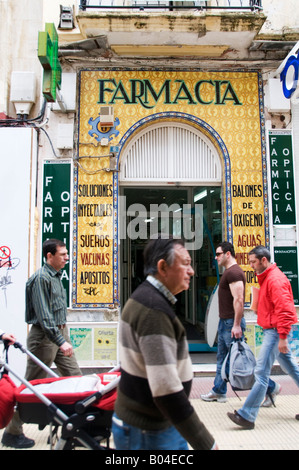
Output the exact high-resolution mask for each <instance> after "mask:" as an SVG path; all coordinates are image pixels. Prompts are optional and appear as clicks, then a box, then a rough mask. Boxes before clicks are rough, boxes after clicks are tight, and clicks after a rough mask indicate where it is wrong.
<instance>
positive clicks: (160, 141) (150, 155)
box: [119, 119, 223, 350]
mask: <svg viewBox="0 0 299 470" xmlns="http://www.w3.org/2000/svg"><path fill="white" fill-rule="evenodd" d="M119 168H120V173H119V185H120V195H121V196H122V198H123V201H124V202H123V213H125V214H126V221H125V226H126V227H127V234H126V237H124V238H123V239H122V240H121V250H120V251H121V253H120V281H121V282H120V293H121V305H123V304H124V302H125V301H126V300H127V298H128V297H129V296H130V294H131V293H132V291H133V290H134V289H135V288H136V287H137V285H138V284H139V283H140V282H141V281H142V280H143V262H142V252H143V249H144V246H145V244H146V242H147V239H148V238H150V236H151V234H153V233H155V231H154V230H153V229H152V226H153V225H154V224H156V225H155V229H158V231H168V232H171V233H173V234H174V235H177V236H179V235H181V234H182V235H185V234H184V233H182V231H183V225H182V224H183V220H184V218H183V217H181V218H180V217H178V213H181V214H182V213H183V211H185V210H186V211H187V213H186V214H187V217H188V215H189V219H190V227H192V229H193V234H195V233H196V226H195V217H194V214H195V212H196V208H197V206H199V205H200V206H201V208H202V215H203V217H204V226H203V227H201V228H202V230H203V233H202V240H201V244H200V246H198V244H196V246H195V247H194V249H189V252H190V254H191V256H192V262H193V267H194V271H195V275H194V278H193V280H192V283H191V286H190V289H189V291H188V292H185V293H182V294H181V295H180V296H179V299H178V303H177V306H176V308H177V314H178V315H179V316H180V317H181V319H182V320H183V321H184V322H185V325H186V329H187V333H188V339H189V341H193V340H194V341H197V342H199V343H201V344H202V345H205V338H204V321H205V313H206V308H207V305H208V301H209V298H210V295H211V293H212V291H213V288H214V286H215V284H216V283H217V265H216V264H215V260H214V247H215V246H216V244H217V243H218V242H219V241H221V240H222V234H223V220H222V199H223V198H222V178H223V166H222V161H221V159H220V156H219V151H218V150H217V148H216V146H215V145H214V144H213V142H212V141H211V140H210V139H209V138H208V137H207V135H206V134H205V133H203V132H202V131H201V130H200V129H199V128H198V127H196V126H192V125H190V123H189V122H187V121H182V120H175V119H173V120H167V119H164V120H155V121H154V122H150V123H147V124H146V125H145V126H141V128H140V129H138V130H137V131H136V132H134V133H133V135H132V136H131V138H130V139H129V140H128V141H127V142H126V145H124V146H123V149H122V152H121V159H120V166H119ZM161 204H165V206H163V207H166V208H171V210H169V211H166V212H167V213H165V211H164V212H163V210H161V211H160V212H159V213H158V217H157V218H156V217H154V216H156V215H157V214H156V213H155V212H154V216H153V211H152V208H153V207H155V208H157V206H161ZM142 207H143V208H144V211H143V214H142V216H140V223H139V226H138V230H139V231H140V233H141V232H142V236H140V237H138V234H139V233H137V232H138V230H137V231H136V227H137V224H136V223H134V219H135V220H136V210H137V209H138V208H139V209H140V208H142ZM188 211H189V213H188ZM139 214H140V213H139ZM186 214H185V215H186ZM142 217H143V219H142ZM165 217H166V218H167V220H166V222H167V223H166V222H165V219H164V218H165ZM142 223H143V229H142V230H141V229H140V225H141V224H142ZM132 226H133V227H134V229H135V232H134V236H133V237H132V236H131V235H132V233H131V232H130V230H129V228H130V229H131V227H132ZM166 229H167V230H166ZM207 349H209V348H208V347H207V348H206V349H205V347H203V349H198V350H207Z"/></svg>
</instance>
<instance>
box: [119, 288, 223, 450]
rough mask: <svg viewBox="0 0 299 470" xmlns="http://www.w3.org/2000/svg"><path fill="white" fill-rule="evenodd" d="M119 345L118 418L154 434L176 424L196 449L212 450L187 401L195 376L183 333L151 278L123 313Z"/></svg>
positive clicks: (171, 309) (203, 427)
mask: <svg viewBox="0 0 299 470" xmlns="http://www.w3.org/2000/svg"><path fill="white" fill-rule="evenodd" d="M119 341H120V345H119V355H120V361H121V379H120V384H119V388H118V393H117V399H116V403H115V412H116V414H117V416H118V417H119V419H121V420H123V421H124V422H125V423H127V424H129V425H132V426H135V427H137V428H139V429H144V430H153V431H159V430H162V429H165V428H167V427H169V426H170V425H171V424H173V425H174V426H175V427H176V428H177V430H178V431H179V432H180V433H181V435H182V436H183V437H184V438H185V439H186V440H187V441H188V442H189V444H190V445H191V446H192V447H193V449H211V448H212V446H213V444H214V439H213V437H212V436H211V435H210V433H209V432H208V430H207V429H206V427H205V426H204V424H203V423H202V422H201V421H200V420H199V418H198V416H197V414H196V413H195V410H194V409H193V407H192V405H191V403H190V401H189V399H188V396H189V394H190V390H191V385H192V378H193V373H192V363H191V359H190V356H189V351H188V343H187V339H186V332H185V329H184V327H183V325H182V324H181V322H180V321H179V319H178V317H177V316H176V315H175V313H174V311H173V304H172V303H171V302H170V301H169V300H168V298H167V297H165V293H162V292H161V290H160V289H158V288H157V287H155V286H154V285H153V283H151V282H149V280H148V279H147V280H146V281H144V282H143V284H141V285H140V286H139V287H138V288H137V289H136V290H135V291H134V292H133V294H132V296H131V298H130V299H129V300H128V302H127V303H126V305H125V307H124V309H123V312H122V316H121V320H120V335H119Z"/></svg>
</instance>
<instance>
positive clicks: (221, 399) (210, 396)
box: [200, 390, 227, 403]
mask: <svg viewBox="0 0 299 470" xmlns="http://www.w3.org/2000/svg"><path fill="white" fill-rule="evenodd" d="M200 398H201V399H202V400H203V401H218V403H226V401H227V399H226V395H222V394H220V393H215V392H213V390H211V391H210V392H209V393H207V394H206V395H200Z"/></svg>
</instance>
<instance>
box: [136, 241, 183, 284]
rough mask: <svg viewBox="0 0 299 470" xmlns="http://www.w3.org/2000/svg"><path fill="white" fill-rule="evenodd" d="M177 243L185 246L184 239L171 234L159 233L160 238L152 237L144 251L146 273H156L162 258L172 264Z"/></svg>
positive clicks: (146, 274)
mask: <svg viewBox="0 0 299 470" xmlns="http://www.w3.org/2000/svg"><path fill="white" fill-rule="evenodd" d="M176 245H181V246H185V244H184V241H183V240H182V239H180V238H173V237H172V236H171V235H169V236H167V235H165V234H161V235H160V234H159V235H158V238H154V239H151V240H150V241H149V242H148V244H147V245H146V247H145V249H144V252H143V260H144V275H145V276H148V275H149V274H152V275H154V274H156V273H157V272H158V269H157V265H158V261H159V260H160V259H164V260H165V261H166V263H167V264H168V265H169V266H171V265H172V264H173V263H174V258H175V256H174V249H175V246H176Z"/></svg>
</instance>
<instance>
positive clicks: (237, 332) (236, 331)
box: [231, 325, 243, 339]
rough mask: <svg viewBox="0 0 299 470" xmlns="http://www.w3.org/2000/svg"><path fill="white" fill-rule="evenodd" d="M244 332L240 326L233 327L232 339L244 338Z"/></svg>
mask: <svg viewBox="0 0 299 470" xmlns="http://www.w3.org/2000/svg"><path fill="white" fill-rule="evenodd" d="M242 335H243V332H242V328H241V327H240V326H235V325H234V326H233V327H232V331H231V336H232V338H233V337H235V338H236V339H239V338H242Z"/></svg>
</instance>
